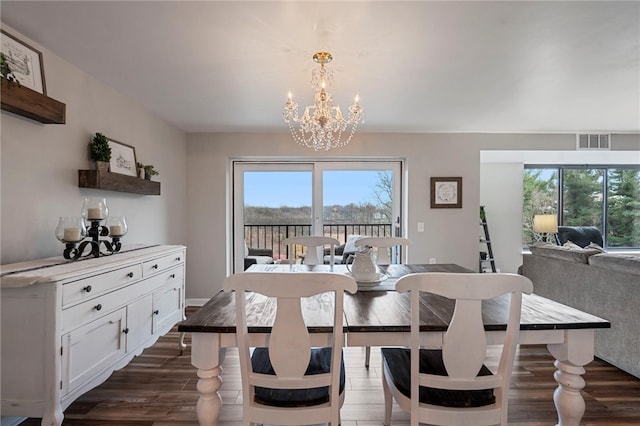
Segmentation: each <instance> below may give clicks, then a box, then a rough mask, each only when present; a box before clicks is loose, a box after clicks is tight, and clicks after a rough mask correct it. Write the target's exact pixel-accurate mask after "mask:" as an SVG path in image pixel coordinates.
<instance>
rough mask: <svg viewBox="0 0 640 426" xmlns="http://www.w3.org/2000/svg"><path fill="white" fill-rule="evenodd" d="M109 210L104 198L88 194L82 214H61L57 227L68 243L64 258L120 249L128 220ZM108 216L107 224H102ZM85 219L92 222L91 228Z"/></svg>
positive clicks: (95, 255) (109, 252)
mask: <svg viewBox="0 0 640 426" xmlns="http://www.w3.org/2000/svg"><path fill="white" fill-rule="evenodd" d="M107 214H108V209H107V202H106V200H105V199H104V198H101V199H94V198H87V199H85V202H84V205H83V207H82V217H61V218H60V220H59V222H58V226H57V227H56V237H57V238H58V240H60V241H61V242H62V243H64V244H65V249H64V252H63V256H64V258H65V259H70V260H77V259H79V258H80V257H83V256H86V257H89V256H93V257H100V256H108V255H112V254H114V253H117V252H119V251H120V249H121V248H122V243H121V242H120V239H121V238H122V237H123V236H124V235H125V234H126V233H127V223H126V221H125V219H124V217H123V216H107ZM105 218H106V224H105V225H101V222H102V221H103V220H105ZM85 221H86V222H88V223H89V227H88V228H87V226H86V225H85ZM107 236H110V237H111V241H108V240H105V239H100V237H107ZM102 246H104V249H103V248H102ZM85 252H86V253H85Z"/></svg>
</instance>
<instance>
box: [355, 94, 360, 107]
mask: <svg viewBox="0 0 640 426" xmlns="http://www.w3.org/2000/svg"><path fill="white" fill-rule="evenodd" d="M359 101H360V96H358V95H357V94H356V98H355V104H356V105H358V102H359Z"/></svg>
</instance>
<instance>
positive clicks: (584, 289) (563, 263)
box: [522, 240, 640, 378]
mask: <svg viewBox="0 0 640 426" xmlns="http://www.w3.org/2000/svg"><path fill="white" fill-rule="evenodd" d="M569 241H570V240H569ZM530 249H531V253H530V254H529V253H526V254H524V255H523V265H522V273H523V275H525V276H526V277H528V278H529V279H530V280H531V281H532V282H533V291H534V293H536V294H538V295H540V296H543V297H546V298H549V299H552V300H555V301H558V302H560V303H563V304H565V305H569V306H572V307H575V308H577V309H580V310H581V311H585V312H588V313H590V314H593V315H596V316H598V317H601V318H604V319H607V320H608V321H609V322H611V328H610V329H600V330H596V332H595V355H596V356H597V357H598V358H600V359H603V360H604V361H607V362H608V363H610V364H612V365H615V366H616V367H618V368H620V369H622V370H624V371H626V372H628V373H630V374H632V375H634V376H635V377H638V378H640V330H639V328H638V327H639V325H640V255H634V254H623V253H615V252H611V253H606V252H604V251H603V250H602V249H601V248H600V247H599V246H597V245H595V244H593V243H589V245H587V246H585V247H579V246H577V245H575V244H572V243H571V241H570V243H567V245H563V246H558V245H554V244H546V243H543V244H535V245H533V246H531V247H530Z"/></svg>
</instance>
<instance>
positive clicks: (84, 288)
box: [82, 285, 91, 293]
mask: <svg viewBox="0 0 640 426" xmlns="http://www.w3.org/2000/svg"><path fill="white" fill-rule="evenodd" d="M82 290H83V291H86V292H87V293H91V286H90V285H88V286H86V287H83V288H82Z"/></svg>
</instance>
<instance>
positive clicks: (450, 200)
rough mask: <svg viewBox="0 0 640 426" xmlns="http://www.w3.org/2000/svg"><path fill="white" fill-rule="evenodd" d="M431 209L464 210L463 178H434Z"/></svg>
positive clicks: (432, 180)
mask: <svg viewBox="0 0 640 426" xmlns="http://www.w3.org/2000/svg"><path fill="white" fill-rule="evenodd" d="M431 208H432V209H460V208H462V178H461V177H432V178H431Z"/></svg>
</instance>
